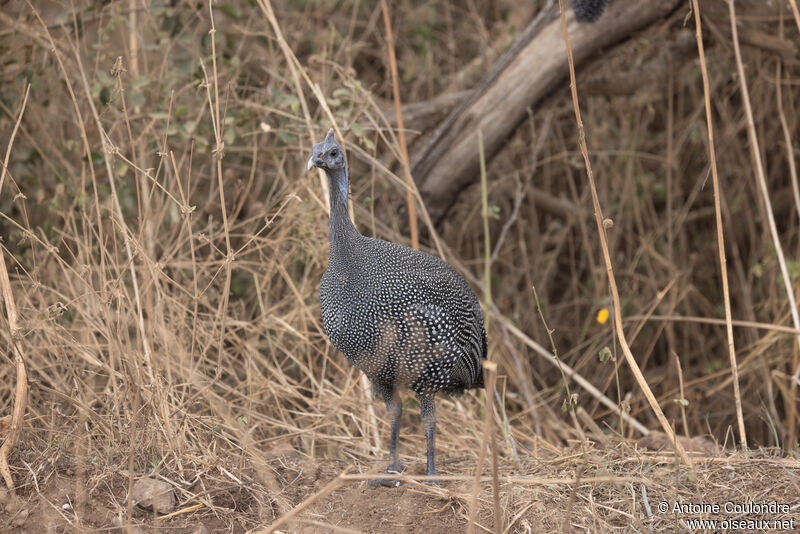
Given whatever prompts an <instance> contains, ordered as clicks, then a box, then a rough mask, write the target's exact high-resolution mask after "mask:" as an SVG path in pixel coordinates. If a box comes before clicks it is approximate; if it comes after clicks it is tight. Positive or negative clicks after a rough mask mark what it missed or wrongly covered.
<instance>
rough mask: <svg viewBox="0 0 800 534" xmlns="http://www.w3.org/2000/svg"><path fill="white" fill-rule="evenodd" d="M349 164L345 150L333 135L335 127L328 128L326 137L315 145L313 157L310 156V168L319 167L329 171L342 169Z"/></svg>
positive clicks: (312, 152)
mask: <svg viewBox="0 0 800 534" xmlns="http://www.w3.org/2000/svg"><path fill="white" fill-rule="evenodd" d="M346 166H347V163H346V162H345V159H344V150H342V146H341V145H340V144H339V143H337V142H336V138H335V137H334V136H333V129H332V128H331V129H330V130H328V135H326V136H325V139H323V140H322V141H320V142H319V143H317V144H316V145H314V148H313V149H312V151H311V157H310V158H308V169H309V170H311V168H312V167H319V168H320V169H325V170H328V171H336V170H342V169H344V168H345V167H346Z"/></svg>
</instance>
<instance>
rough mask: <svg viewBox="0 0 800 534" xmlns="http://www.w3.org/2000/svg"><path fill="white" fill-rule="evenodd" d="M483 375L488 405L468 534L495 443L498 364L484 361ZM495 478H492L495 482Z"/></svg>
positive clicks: (471, 528)
mask: <svg viewBox="0 0 800 534" xmlns="http://www.w3.org/2000/svg"><path fill="white" fill-rule="evenodd" d="M483 373H484V379H485V383H486V405H485V411H484V417H483V437H482V438H481V448H480V452H479V453H478V463H477V464H476V465H475V478H474V480H473V485H472V497H471V498H470V502H469V520H468V522H467V534H472V533H473V532H475V526H474V525H475V514H476V512H477V509H478V493H479V492H480V489H481V472H482V471H483V463H484V461H486V447H487V445H488V442H489V440H490V439H491V440H492V441H494V436H493V426H494V385H495V380H496V379H497V364H496V363H494V362H492V361H488V360H484V362H483ZM494 480H495V476H494V475H493V476H492V481H493V482H494ZM499 519H500V518H497V517H495V526H497V525H498V524H499V523H498V521H499Z"/></svg>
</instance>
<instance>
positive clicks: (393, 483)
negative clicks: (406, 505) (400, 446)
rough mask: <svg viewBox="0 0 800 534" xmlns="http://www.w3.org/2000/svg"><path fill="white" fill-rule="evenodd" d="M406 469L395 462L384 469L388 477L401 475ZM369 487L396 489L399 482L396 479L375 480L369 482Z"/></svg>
mask: <svg viewBox="0 0 800 534" xmlns="http://www.w3.org/2000/svg"><path fill="white" fill-rule="evenodd" d="M405 470H406V467H405V466H404V465H403V464H401V463H400V462H395V463H393V464H391V465H390V466H389V467H387V468H386V474H388V475H402V474H403V471H405ZM369 485H370V486H373V487H375V486H385V487H387V488H396V487H397V486H399V485H400V480H398V479H396V478H376V479H373V480H370V481H369Z"/></svg>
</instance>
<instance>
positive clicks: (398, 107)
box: [381, 0, 419, 249]
mask: <svg viewBox="0 0 800 534" xmlns="http://www.w3.org/2000/svg"><path fill="white" fill-rule="evenodd" d="M381 9H382V11H383V26H384V28H385V29H386V46H387V48H388V49H389V70H391V72H392V95H393V97H394V112H395V116H396V118H397V138H398V140H399V141H400V153H401V154H402V156H403V161H402V162H401V163H402V165H403V174H404V175H405V179H406V205H407V206H408V227H409V231H410V233H411V247H412V248H414V249H418V248H419V236H418V231H417V210H416V208H415V207H414V193H413V187H412V185H411V183H412V182H413V181H414V180H413V178H411V163H410V162H409V160H408V147H407V146H406V131H405V128H404V127H403V106H402V104H401V102H400V86H399V83H398V80H397V59H396V58H395V53H394V37H393V35H392V22H391V20H390V18H389V5H388V4H387V2H386V0H381Z"/></svg>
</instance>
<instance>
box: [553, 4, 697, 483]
mask: <svg viewBox="0 0 800 534" xmlns="http://www.w3.org/2000/svg"><path fill="white" fill-rule="evenodd" d="M558 7H559V10H560V11H561V28H562V30H563V32H564V42H565V44H566V48H567V61H568V63H569V79H570V89H571V92H572V104H573V108H574V110H575V120H576V122H577V124H578V135H579V139H580V146H581V154H582V155H583V160H584V163H585V164H586V175H587V177H588V179H589V187H590V188H591V191H592V203H593V205H594V216H595V222H596V223H597V233H598V236H599V238H600V246H601V248H602V249H603V259H604V260H605V264H606V272H607V273H608V285H609V289H610V290H611V300H612V302H613V304H614V306H613V307H614V326H615V327H616V331H617V335H618V336H619V343H620V346H621V347H622V352H623V354H625V359H626V360H627V362H628V365H629V366H630V368H631V371H633V375H634V377H635V378H636V382H638V384H639V386H640V387H641V388H642V392H643V393H644V395H645V397H647V401H648V402H649V403H650V407H651V408H652V410H653V412H654V413H655V415H656V417H657V418H658V421H659V423H661V426H662V428H663V429H664V432H665V433H666V434H667V436H669V439H670V441H671V442H672V445H673V447H675V450H676V451H678V454H679V455H680V457H681V460H682V461H683V463H684V464H685V465H686V466H687V467H689V468H690V469H692V468H693V463H692V460H691V459H690V458H689V456H687V454H686V451H684V450H683V447H682V446H681V444H680V443H679V442H678V440H677V439H676V437H675V432H674V431H673V430H672V427H671V426H670V424H669V422H668V421H667V418H666V417H664V412H663V411H662V410H661V406H659V405H658V401H657V400H656V398H655V395H653V392H652V390H651V389H650V386H649V385H648V384H647V380H646V379H645V378H644V375H643V374H642V371H641V369H639V364H638V363H636V359H635V358H634V357H633V353H632V352H631V349H630V347H629V346H628V341H627V339H626V338H625V331H624V329H623V327H622V311H621V309H622V306H621V304H620V300H619V290H618V289H617V282H616V279H615V277H614V268H613V266H612V264H611V255H610V253H609V250H608V242H607V240H606V236H605V228H604V227H603V211H602V210H601V208H600V201H599V199H598V197H597V187H596V186H595V183H594V176H593V175H592V166H591V163H590V161H589V149H588V148H587V146H586V136H585V133H584V130H583V120H582V119H581V110H580V106H579V104H578V90H577V86H576V84H575V64H574V62H573V59H572V46H571V45H570V41H569V32H568V31H567V18H566V14H565V12H564V1H563V0H558Z"/></svg>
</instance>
